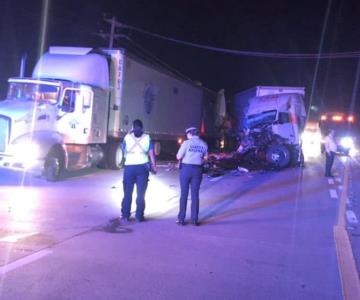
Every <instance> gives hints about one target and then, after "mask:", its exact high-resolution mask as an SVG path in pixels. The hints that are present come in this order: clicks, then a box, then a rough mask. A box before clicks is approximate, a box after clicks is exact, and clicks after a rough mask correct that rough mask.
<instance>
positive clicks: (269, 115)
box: [246, 110, 277, 128]
mask: <svg viewBox="0 0 360 300" xmlns="http://www.w3.org/2000/svg"><path fill="white" fill-rule="evenodd" d="M276 113H277V111H276V110H268V111H264V112H262V113H259V114H254V115H250V116H248V117H247V120H246V123H247V127H249V128H255V127H261V126H263V125H268V124H271V123H273V122H274V121H275V120H276Z"/></svg>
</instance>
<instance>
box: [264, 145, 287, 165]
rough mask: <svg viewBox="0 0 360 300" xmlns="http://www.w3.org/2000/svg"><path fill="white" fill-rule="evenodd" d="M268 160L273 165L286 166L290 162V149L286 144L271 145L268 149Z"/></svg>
mask: <svg viewBox="0 0 360 300" xmlns="http://www.w3.org/2000/svg"><path fill="white" fill-rule="evenodd" d="M266 161H267V163H268V164H269V165H270V166H271V167H275V168H277V169H282V168H285V167H287V166H288V165H289V163H290V151H289V149H288V148H287V147H286V146H284V145H271V146H270V147H269V148H268V149H267V150H266Z"/></svg>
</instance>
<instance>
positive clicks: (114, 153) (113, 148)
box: [106, 143, 124, 170]
mask: <svg viewBox="0 0 360 300" xmlns="http://www.w3.org/2000/svg"><path fill="white" fill-rule="evenodd" d="M106 156H107V158H106V159H107V167H108V168H109V169H111V170H120V169H121V168H122V166H123V164H124V153H123V150H122V149H121V144H120V143H111V144H109V147H108V149H107V153H106Z"/></svg>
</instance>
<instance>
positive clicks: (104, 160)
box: [96, 144, 108, 169]
mask: <svg viewBox="0 0 360 300" xmlns="http://www.w3.org/2000/svg"><path fill="white" fill-rule="evenodd" d="M101 149H102V152H103V155H104V156H103V158H102V159H101V161H99V163H98V164H97V165H96V166H97V167H98V168H99V169H107V168H108V166H107V152H108V144H103V145H101Z"/></svg>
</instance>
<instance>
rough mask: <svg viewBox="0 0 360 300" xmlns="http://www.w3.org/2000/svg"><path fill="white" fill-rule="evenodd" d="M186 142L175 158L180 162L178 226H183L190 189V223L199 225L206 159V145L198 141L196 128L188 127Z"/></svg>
mask: <svg viewBox="0 0 360 300" xmlns="http://www.w3.org/2000/svg"><path fill="white" fill-rule="evenodd" d="M185 133H186V137H187V140H186V141H184V142H183V143H182V144H181V146H180V149H179V151H178V152H177V154H176V158H177V159H178V160H179V161H180V188H181V194H180V207H179V214H178V219H177V221H176V223H177V224H179V225H185V215H186V204H187V199H188V194H189V187H190V189H191V223H192V224H193V225H195V226H198V225H199V221H198V216H199V190H200V184H201V180H202V163H203V160H204V159H206V158H207V150H208V147H207V144H206V143H205V142H204V141H203V140H201V139H200V137H199V131H198V130H197V128H196V127H189V128H187V129H186V131H185Z"/></svg>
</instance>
